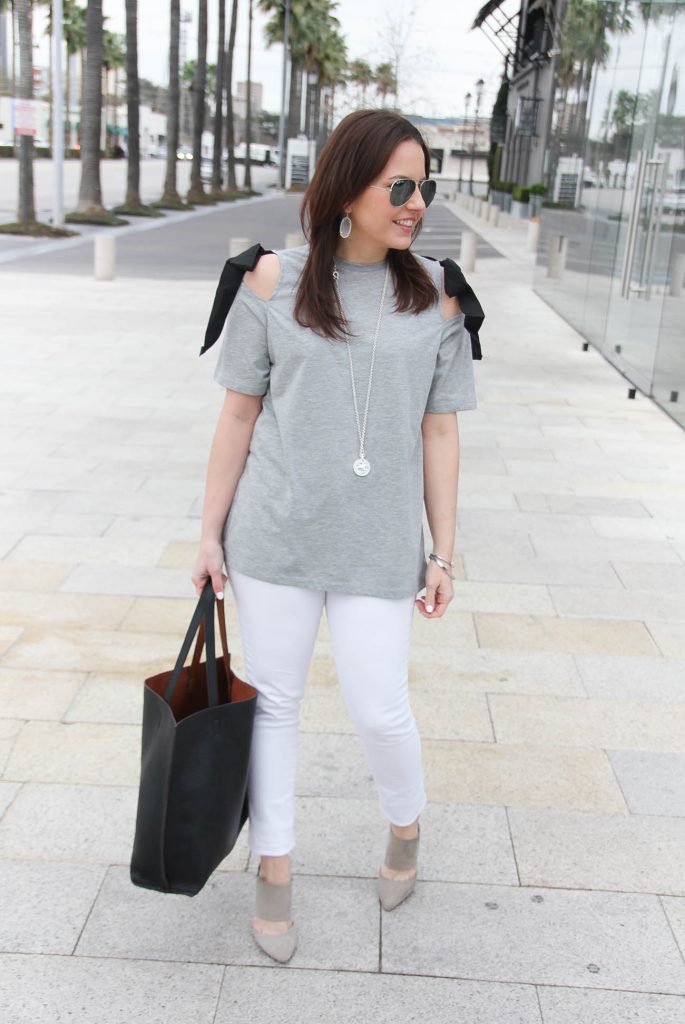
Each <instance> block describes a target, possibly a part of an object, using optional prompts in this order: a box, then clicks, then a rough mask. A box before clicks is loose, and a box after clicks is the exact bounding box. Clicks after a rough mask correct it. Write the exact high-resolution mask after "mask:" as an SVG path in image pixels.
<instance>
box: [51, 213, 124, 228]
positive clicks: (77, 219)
mask: <svg viewBox="0 0 685 1024" xmlns="http://www.w3.org/2000/svg"><path fill="white" fill-rule="evenodd" d="M64 219H65V220H66V222H67V223H68V224H98V225H104V226H106V227H111V228H121V227H124V225H125V224H128V221H127V220H124V218H123V217H117V216H116V214H114V213H110V212H109V211H107V210H105V212H104V213H95V212H94V211H93V212H88V211H87V210H84V212H83V213H77V212H76V211H75V210H74V212H73V213H68V214H67V215H66V217H65V218H64Z"/></svg>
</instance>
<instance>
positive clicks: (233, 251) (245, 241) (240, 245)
mask: <svg viewBox="0 0 685 1024" xmlns="http://www.w3.org/2000/svg"><path fill="white" fill-rule="evenodd" d="M249 248H250V239H249V238H229V240H228V255H229V256H237V255H238V254H239V253H241V252H244V250H245V249H249Z"/></svg>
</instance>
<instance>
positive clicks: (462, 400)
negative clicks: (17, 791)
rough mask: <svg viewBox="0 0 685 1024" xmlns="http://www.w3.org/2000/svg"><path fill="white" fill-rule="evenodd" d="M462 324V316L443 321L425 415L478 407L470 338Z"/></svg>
mask: <svg viewBox="0 0 685 1024" xmlns="http://www.w3.org/2000/svg"><path fill="white" fill-rule="evenodd" d="M464 320H465V315H464V313H458V314H457V315H456V316H453V317H450V318H449V319H448V320H445V321H443V326H442V335H441V338H440V348H439V349H438V358H437V360H436V363H435V371H434V373H433V381H432V383H431V388H430V392H429V394H428V401H427V402H426V410H425V411H426V412H458V411H460V410H462V409H475V408H476V406H477V402H476V389H475V383H474V379H473V357H472V354H471V336H470V334H469V332H468V331H467V330H466V327H465V325H464Z"/></svg>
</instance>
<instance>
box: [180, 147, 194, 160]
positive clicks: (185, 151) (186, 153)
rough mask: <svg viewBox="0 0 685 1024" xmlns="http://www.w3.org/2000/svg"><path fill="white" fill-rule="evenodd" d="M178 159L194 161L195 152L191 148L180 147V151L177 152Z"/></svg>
mask: <svg viewBox="0 0 685 1024" xmlns="http://www.w3.org/2000/svg"><path fill="white" fill-rule="evenodd" d="M176 159H177V160H192V159H193V151H192V149H191V148H190V146H179V147H178V149H177V150H176Z"/></svg>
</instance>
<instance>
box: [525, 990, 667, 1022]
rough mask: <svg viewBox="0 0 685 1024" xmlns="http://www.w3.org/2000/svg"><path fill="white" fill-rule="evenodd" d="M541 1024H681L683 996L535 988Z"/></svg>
mask: <svg viewBox="0 0 685 1024" xmlns="http://www.w3.org/2000/svg"><path fill="white" fill-rule="evenodd" d="M537 993H538V997H539V999H540V1009H541V1010H542V1019H543V1021H544V1024H626V1022H627V1021H639V1022H640V1024H682V1021H683V1013H684V1012H685V1002H684V997H683V996H662V995H652V994H651V993H645V992H615V991H613V992H603V991H601V989H600V990H597V991H592V990H591V989H570V988H555V987H553V986H551V985H546V986H544V987H543V986H542V985H539V986H538V987H537Z"/></svg>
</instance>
